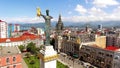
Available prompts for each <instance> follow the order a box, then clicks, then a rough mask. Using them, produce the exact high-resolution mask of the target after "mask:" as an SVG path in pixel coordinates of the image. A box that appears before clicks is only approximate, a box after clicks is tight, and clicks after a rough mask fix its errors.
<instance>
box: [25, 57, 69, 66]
mask: <svg viewBox="0 0 120 68" xmlns="http://www.w3.org/2000/svg"><path fill="white" fill-rule="evenodd" d="M24 60H25V62H26V64H27V65H28V68H40V62H39V59H37V57H35V56H30V58H26V57H25V58H24ZM32 60H33V61H34V64H31V61H32ZM57 68H68V67H67V66H66V65H64V64H62V63H61V62H59V61H57Z"/></svg>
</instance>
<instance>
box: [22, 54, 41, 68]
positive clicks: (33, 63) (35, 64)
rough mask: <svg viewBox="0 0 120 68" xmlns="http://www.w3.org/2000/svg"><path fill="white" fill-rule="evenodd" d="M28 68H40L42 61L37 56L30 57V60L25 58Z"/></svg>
mask: <svg viewBox="0 0 120 68" xmlns="http://www.w3.org/2000/svg"><path fill="white" fill-rule="evenodd" d="M24 60H25V62H26V64H27V65H28V68H40V61H39V59H38V58H37V57H35V56H30V57H29V58H26V57H25V58H24Z"/></svg>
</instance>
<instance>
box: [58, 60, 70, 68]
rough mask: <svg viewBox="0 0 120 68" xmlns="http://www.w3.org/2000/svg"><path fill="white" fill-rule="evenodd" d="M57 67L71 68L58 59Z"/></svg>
mask: <svg viewBox="0 0 120 68" xmlns="http://www.w3.org/2000/svg"><path fill="white" fill-rule="evenodd" d="M57 68H69V67H68V66H66V65H64V64H62V63H61V62H59V61H57Z"/></svg>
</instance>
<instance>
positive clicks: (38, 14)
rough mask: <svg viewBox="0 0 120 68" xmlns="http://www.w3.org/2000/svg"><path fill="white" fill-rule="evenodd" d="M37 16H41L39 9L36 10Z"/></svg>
mask: <svg viewBox="0 0 120 68" xmlns="http://www.w3.org/2000/svg"><path fill="white" fill-rule="evenodd" d="M37 16H38V17H40V16H41V10H40V8H37Z"/></svg>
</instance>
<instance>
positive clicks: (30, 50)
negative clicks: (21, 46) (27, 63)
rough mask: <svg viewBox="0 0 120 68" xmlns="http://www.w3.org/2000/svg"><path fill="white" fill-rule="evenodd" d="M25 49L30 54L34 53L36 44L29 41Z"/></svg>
mask: <svg viewBox="0 0 120 68" xmlns="http://www.w3.org/2000/svg"><path fill="white" fill-rule="evenodd" d="M27 51H29V52H31V53H32V54H36V46H35V43H33V42H30V43H28V45H27Z"/></svg>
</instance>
